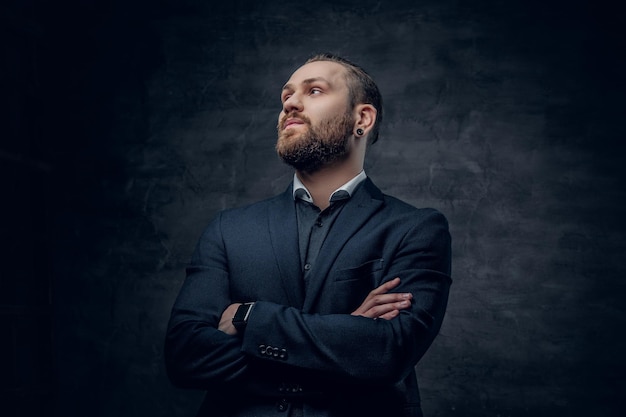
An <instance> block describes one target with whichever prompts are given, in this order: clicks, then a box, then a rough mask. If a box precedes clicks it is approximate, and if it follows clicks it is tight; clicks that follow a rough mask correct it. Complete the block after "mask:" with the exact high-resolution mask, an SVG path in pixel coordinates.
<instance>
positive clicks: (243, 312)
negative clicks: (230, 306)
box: [233, 303, 254, 333]
mask: <svg viewBox="0 0 626 417" xmlns="http://www.w3.org/2000/svg"><path fill="white" fill-rule="evenodd" d="M253 305H254V303H244V304H242V305H240V306H239V308H237V312H235V317H233V326H235V329H237V331H238V332H239V333H242V332H243V331H244V330H245V329H246V324H248V316H250V310H252V306H253Z"/></svg>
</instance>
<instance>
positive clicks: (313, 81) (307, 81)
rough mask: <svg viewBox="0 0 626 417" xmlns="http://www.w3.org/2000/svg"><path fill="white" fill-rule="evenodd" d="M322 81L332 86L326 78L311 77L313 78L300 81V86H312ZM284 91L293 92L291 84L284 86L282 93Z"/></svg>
mask: <svg viewBox="0 0 626 417" xmlns="http://www.w3.org/2000/svg"><path fill="white" fill-rule="evenodd" d="M319 81H322V82H324V83H326V84H328V85H332V84H331V83H330V81H328V80H327V79H326V78H324V77H313V78H307V79H306V80H304V81H302V84H313V83H316V82H319ZM284 90H293V84H285V85H284V86H283V91H284Z"/></svg>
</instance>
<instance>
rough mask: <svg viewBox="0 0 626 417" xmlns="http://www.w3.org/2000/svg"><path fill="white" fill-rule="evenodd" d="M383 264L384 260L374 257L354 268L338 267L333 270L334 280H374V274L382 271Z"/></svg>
mask: <svg viewBox="0 0 626 417" xmlns="http://www.w3.org/2000/svg"><path fill="white" fill-rule="evenodd" d="M383 266H384V260H383V259H382V258H380V259H374V260H371V261H367V262H365V263H363V264H361V265H359V266H357V267H354V268H345V269H339V270H337V272H335V282H339V281H341V282H347V281H356V280H366V281H368V282H375V281H376V280H374V279H373V278H374V275H376V273H377V272H380V271H382V269H383Z"/></svg>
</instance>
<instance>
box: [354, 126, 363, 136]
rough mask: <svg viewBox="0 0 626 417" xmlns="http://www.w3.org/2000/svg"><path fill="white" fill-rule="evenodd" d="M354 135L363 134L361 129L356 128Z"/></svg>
mask: <svg viewBox="0 0 626 417" xmlns="http://www.w3.org/2000/svg"><path fill="white" fill-rule="evenodd" d="M356 135H357V136H363V129H361V128H358V129H357V130H356Z"/></svg>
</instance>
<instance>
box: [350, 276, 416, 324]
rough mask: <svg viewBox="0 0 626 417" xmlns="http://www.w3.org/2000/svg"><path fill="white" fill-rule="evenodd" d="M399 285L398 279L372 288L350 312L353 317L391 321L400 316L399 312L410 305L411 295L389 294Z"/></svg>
mask: <svg viewBox="0 0 626 417" xmlns="http://www.w3.org/2000/svg"><path fill="white" fill-rule="evenodd" d="M398 285H400V278H397V277H396V278H394V279H392V280H391V281H387V282H385V283H384V284H382V285H380V286H379V287H377V288H374V289H373V290H372V291H371V292H370V293H369V294H368V295H367V298H365V301H363V303H362V304H361V305H360V306H359V308H357V309H356V310H354V311H353V312H352V315H353V316H363V317H369V318H371V319H385V320H391V319H392V318H394V317H396V316H397V315H398V314H400V310H403V309H405V308H408V307H409V306H410V305H411V299H412V298H413V295H412V294H411V293H390V292H389V291H391V290H392V289H394V288H396V287H397V286H398Z"/></svg>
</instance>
